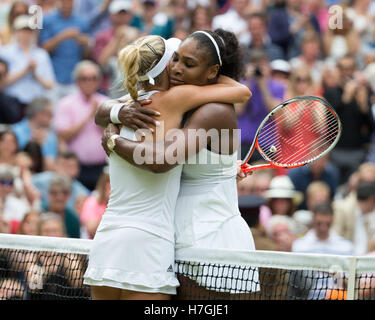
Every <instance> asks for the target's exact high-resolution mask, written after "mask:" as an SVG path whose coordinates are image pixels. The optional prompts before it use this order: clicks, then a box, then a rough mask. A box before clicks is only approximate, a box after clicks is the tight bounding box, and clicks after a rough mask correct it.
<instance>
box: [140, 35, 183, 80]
mask: <svg viewBox="0 0 375 320" xmlns="http://www.w3.org/2000/svg"><path fill="white" fill-rule="evenodd" d="M162 39H163V41H164V46H165V50H164V54H163V56H162V57H161V59H160V61H159V62H158V63H157V64H156V66H155V67H153V68H152V69H151V70H150V71H149V72H147V73H146V74H145V75H143V76H140V77H139V78H138V79H139V80H140V81H146V80H148V82H149V83H151V84H152V85H154V84H155V78H156V77H157V76H158V75H159V74H161V73H162V72H163V71H164V69H165V68H166V67H167V65H168V63H169V61H170V60H171V59H172V56H173V54H174V53H175V51H176V50H177V49H178V47H179V46H180V43H181V40H180V39H177V38H170V39H168V40H165V39H164V38H162Z"/></svg>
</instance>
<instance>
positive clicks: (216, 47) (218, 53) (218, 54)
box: [194, 31, 223, 66]
mask: <svg viewBox="0 0 375 320" xmlns="http://www.w3.org/2000/svg"><path fill="white" fill-rule="evenodd" d="M194 33H203V34H205V35H206V36H207V37H208V38H209V39H210V40H211V42H212V43H213V44H214V46H215V49H216V53H217V57H218V58H219V62H220V66H221V65H223V63H222V62H221V55H220V49H219V46H218V45H217V43H216V41H215V39H214V38H213V37H212V36H211V35H210V34H209V33H208V32H206V31H195V32H194Z"/></svg>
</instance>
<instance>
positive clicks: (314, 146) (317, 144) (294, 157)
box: [274, 118, 337, 163]
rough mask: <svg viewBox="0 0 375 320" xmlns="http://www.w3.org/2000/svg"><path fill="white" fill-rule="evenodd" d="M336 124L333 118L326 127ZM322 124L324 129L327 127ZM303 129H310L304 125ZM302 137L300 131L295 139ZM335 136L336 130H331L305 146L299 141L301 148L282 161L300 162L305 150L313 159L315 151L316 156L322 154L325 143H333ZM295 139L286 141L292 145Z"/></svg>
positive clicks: (277, 159) (276, 159)
mask: <svg viewBox="0 0 375 320" xmlns="http://www.w3.org/2000/svg"><path fill="white" fill-rule="evenodd" d="M336 122H337V121H336V119H335V118H331V119H330V121H329V122H328V123H327V125H330V124H334V123H336ZM322 124H323V125H324V127H325V128H326V127H327V126H326V124H325V123H322ZM314 126H315V125H314ZM305 128H306V129H310V127H307V126H306V125H305ZM311 131H314V130H313V129H311ZM316 132H317V133H318V132H319V131H316ZM302 135H303V132H301V131H300V132H299V133H298V135H297V138H299V137H301V138H303V137H302ZM336 136H337V130H331V131H329V132H328V133H325V134H321V137H322V138H320V137H319V139H316V140H312V141H311V142H310V144H306V143H305V144H304V143H303V141H299V142H300V143H299V146H300V147H301V148H300V149H298V152H296V153H295V154H291V155H290V156H289V157H288V158H285V159H283V161H284V162H287V163H289V162H296V161H302V160H304V159H301V158H302V154H303V152H304V151H306V150H308V151H309V158H315V156H314V152H315V151H316V153H317V155H319V154H320V153H322V152H324V150H325V148H324V149H323V150H321V149H322V147H323V146H325V145H327V143H330V142H333V141H334V139H335V137H336ZM323 137H324V138H323ZM297 138H296V137H294V138H293V139H292V140H290V141H288V143H290V144H293V141H295V140H296V139H297ZM331 138H333V141H331ZM323 139H324V140H326V142H325V143H322V142H323V141H324V140H323ZM274 160H275V161H280V160H281V159H280V157H278V158H275V159H274Z"/></svg>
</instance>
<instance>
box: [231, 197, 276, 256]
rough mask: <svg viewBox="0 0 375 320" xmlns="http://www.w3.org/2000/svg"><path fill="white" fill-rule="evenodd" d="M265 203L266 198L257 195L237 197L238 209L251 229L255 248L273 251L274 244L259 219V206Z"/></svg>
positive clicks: (274, 248)
mask: <svg viewBox="0 0 375 320" xmlns="http://www.w3.org/2000/svg"><path fill="white" fill-rule="evenodd" d="M266 203H267V200H266V199H265V198H263V197H262V196H259V195H254V194H247V195H243V196H239V197H238V207H239V210H240V212H241V215H242V217H243V218H244V219H245V221H246V223H247V224H248V226H249V227H250V229H251V233H252V235H253V238H254V243H255V248H256V250H271V251H274V250H276V249H277V247H276V244H275V242H274V241H273V240H272V239H270V238H269V237H268V236H267V234H266V230H265V228H264V227H263V225H262V224H261V223H260V219H259V215H260V208H261V206H263V205H265V204H266Z"/></svg>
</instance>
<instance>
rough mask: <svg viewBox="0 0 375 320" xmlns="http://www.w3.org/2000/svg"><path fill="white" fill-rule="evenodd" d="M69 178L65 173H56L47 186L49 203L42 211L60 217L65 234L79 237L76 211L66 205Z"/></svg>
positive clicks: (69, 187) (69, 188) (69, 185)
mask: <svg viewBox="0 0 375 320" xmlns="http://www.w3.org/2000/svg"><path fill="white" fill-rule="evenodd" d="M71 185H72V183H71V179H70V178H69V177H68V176H66V175H56V176H55V177H54V178H53V179H52V181H51V184H50V186H49V190H48V196H49V204H48V206H45V207H44V208H43V211H44V212H46V211H48V212H54V213H56V214H58V215H59V216H60V217H62V219H63V221H64V228H65V230H66V234H67V236H68V237H70V238H80V223H79V218H78V215H77V213H76V212H74V211H73V210H72V209H70V208H68V207H67V203H68V200H69V197H70V193H71Z"/></svg>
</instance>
